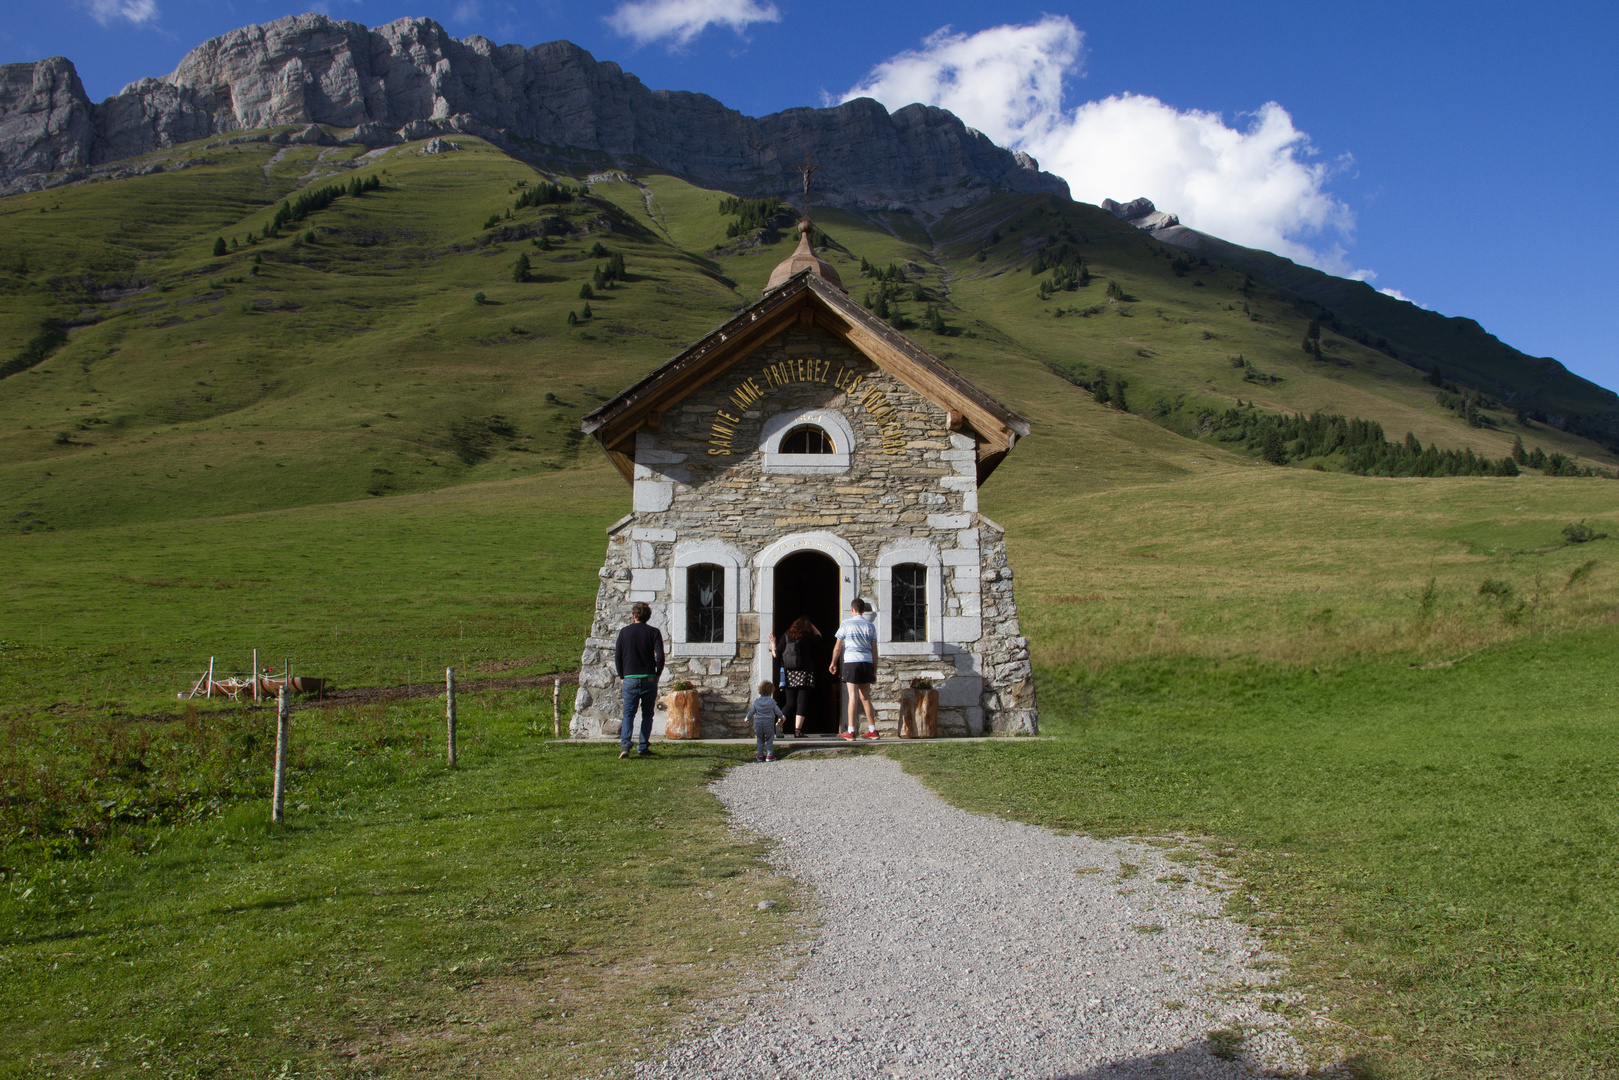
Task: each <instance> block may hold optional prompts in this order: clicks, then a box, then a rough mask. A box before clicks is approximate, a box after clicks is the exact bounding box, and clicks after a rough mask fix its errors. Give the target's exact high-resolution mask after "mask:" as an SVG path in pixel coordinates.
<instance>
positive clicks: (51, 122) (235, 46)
mask: <svg viewBox="0 0 1619 1080" xmlns="http://www.w3.org/2000/svg"><path fill="white" fill-rule="evenodd" d="M290 124H297V125H308V124H323V125H328V126H333V127H338V128H344V129H351V130H348V131H346V132H345V133H344V134H343V136H342V137H343V138H346V139H348V140H352V141H355V142H360V143H364V144H366V145H386V144H388V143H390V142H398V141H400V140H401V139H411V138H425V137H429V136H432V135H435V134H447V133H450V132H465V133H473V134H478V135H481V136H483V137H485V138H489V139H491V140H493V141H496V142H498V143H500V144H501V145H503V146H505V147H506V148H507V149H510V150H512V151H513V152H515V153H518V154H520V155H522V156H524V157H528V158H530V159H534V160H543V161H549V162H555V163H558V164H564V165H565V164H569V163H573V164H576V165H579V166H588V167H591V168H601V167H606V166H611V165H621V166H625V167H628V168H632V169H646V168H649V167H653V168H659V169H664V170H668V171H670V172H673V173H675V174H677V175H680V176H684V177H687V178H689V179H691V180H693V181H694V182H697V183H700V184H703V185H705V186H709V187H716V188H721V189H723V190H726V191H733V192H737V193H740V194H749V195H784V194H788V193H789V192H791V191H792V190H793V185H794V183H795V182H796V179H797V173H796V170H795V169H794V167H793V166H794V165H795V164H796V163H797V162H798V161H800V160H802V158H803V156H804V155H805V154H808V155H809V156H810V157H811V158H812V159H814V160H815V161H816V163H818V164H820V165H821V166H822V172H821V173H820V174H819V176H818V177H817V183H818V185H819V187H820V191H821V197H822V198H823V199H825V200H826V201H828V202H835V203H840V204H844V205H849V206H856V207H862V208H880V207H884V206H889V205H900V204H904V205H910V206H929V205H934V206H938V207H939V208H941V209H942V208H944V207H948V206H954V205H962V204H964V203H967V202H972V201H974V200H976V199H977V198H978V197H981V196H982V194H983V193H985V192H987V191H989V190H992V189H999V190H1008V191H1018V192H1029V193H1034V192H1051V193H1055V194H1060V195H1063V196H1065V197H1066V196H1067V194H1068V185H1067V184H1066V183H1065V182H1064V181H1062V180H1061V179H1059V178H1058V177H1055V176H1052V175H1050V174H1049V173H1044V172H1041V171H1040V169H1039V165H1038V163H1037V162H1036V161H1035V160H1034V159H1033V158H1031V157H1029V156H1028V155H1027V154H1022V153H1017V152H1014V151H1010V150H1006V149H1004V148H1002V147H999V146H996V145H995V144H994V143H993V142H991V141H990V140H989V139H988V138H987V137H986V136H984V135H983V134H982V133H980V132H978V131H975V130H973V129H971V128H969V127H967V126H966V125H965V124H963V123H962V122H961V121H960V120H959V119H958V118H957V117H955V116H954V115H953V114H951V113H949V112H947V111H945V110H943V109H937V108H931V107H927V106H923V105H910V106H907V107H905V108H903V109H900V110H899V111H898V112H895V113H889V112H888V110H887V109H885V108H883V106H882V105H880V104H878V103H877V102H875V101H872V100H870V99H869V98H862V99H858V100H856V101H850V102H847V103H845V104H842V105H839V106H836V107H835V108H830V109H811V108H801V109H788V110H785V111H783V112H779V113H774V114H771V115H769V116H764V117H758V118H755V117H749V116H744V115H743V114H742V113H739V112H737V111H736V110H734V109H728V108H726V107H725V106H724V105H723V104H721V103H720V102H719V101H716V100H715V99H714V98H711V97H708V96H707V95H704V94H693V93H687V92H683V91H671V90H652V89H649V88H648V87H646V86H645V85H643V84H642V83H641V81H640V80H639V79H637V78H636V77H635V76H634V75H632V74H629V73H627V72H625V71H624V70H623V69H622V68H620V67H619V66H618V65H617V64H615V63H612V62H611V61H598V60H596V59H595V58H594V57H592V56H591V55H590V53H588V52H586V51H585V50H584V49H582V48H580V47H579V46H577V45H574V44H573V43H572V42H568V41H553V42H549V43H547V44H544V45H536V46H534V47H532V48H524V47H523V46H520V45H496V44H495V43H494V42H492V41H490V40H489V39H487V38H484V37H479V36H473V37H469V38H465V39H457V38H453V37H451V36H450V35H449V34H448V33H447V32H446V31H445V30H444V28H443V27H442V26H440V25H439V24H438V23H436V22H434V21H433V20H431V19H399V20H397V21H395V22H391V23H388V24H387V25H386V26H380V27H377V28H374V29H372V28H368V27H366V26H363V25H361V24H360V23H357V22H350V21H346V20H337V19H332V18H329V17H327V16H325V15H296V16H288V17H286V18H282V19H277V20H276V21H274V22H271V23H266V24H263V25H256V26H247V27H243V28H241V29H239V30H234V31H232V32H231V33H229V34H225V35H223V36H221V37H217V38H213V39H212V40H209V41H206V42H204V43H203V44H202V45H199V46H198V47H197V48H195V49H193V50H192V51H191V52H190V53H189V54H187V56H186V57H185V58H184V59H183V60H182V61H181V62H180V65H179V66H178V67H176V68H175V69H174V71H173V72H172V73H171V74H169V75H166V76H164V77H163V78H160V79H141V80H139V81H137V82H133V83H131V84H129V85H128V86H126V87H125V88H124V89H123V91H122V92H120V93H118V94H116V95H114V96H113V97H110V98H108V99H107V100H106V101H103V102H101V103H99V104H95V103H92V102H91V101H90V100H89V98H88V96H87V95H86V94H85V91H84V85H83V83H81V82H80V80H79V76H78V72H77V71H76V70H75V69H74V67H73V64H72V62H71V61H69V60H67V59H64V58H62V57H52V58H50V59H46V60H40V61H37V62H35V63H32V64H6V65H0V194H10V193H13V192H16V191H24V190H34V189H38V188H41V187H46V186H51V185H54V184H59V183H63V182H71V181H73V180H75V179H80V178H83V176H85V175H87V171H88V170H91V169H94V168H96V167H97V166H105V165H108V164H109V163H115V162H119V161H123V160H125V159H128V158H132V157H136V156H139V155H142V154H149V153H151V152H153V151H155V150H160V149H162V148H163V147H167V146H172V145H174V144H176V143H182V142H189V141H191V140H194V139H202V138H207V137H210V136H213V135H218V134H222V133H225V132H237V131H243V130H253V129H263V128H270V127H277V126H282V125H290Z"/></svg>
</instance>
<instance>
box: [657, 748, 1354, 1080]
mask: <svg viewBox="0 0 1619 1080" xmlns="http://www.w3.org/2000/svg"><path fill="white" fill-rule="evenodd" d="M715 790H716V791H717V793H718V794H719V797H720V799H721V800H722V801H723V802H724V803H725V805H726V806H727V808H728V809H729V810H730V812H731V815H732V819H733V820H734V821H735V822H736V823H738V824H740V825H742V826H744V827H745V828H747V829H749V830H752V831H753V832H756V833H758V834H762V835H763V836H765V837H768V838H769V839H771V840H773V841H774V842H775V843H776V845H777V847H776V849H775V852H774V854H773V856H772V859H773V861H774V862H775V863H776V866H777V868H778V869H779V870H781V871H783V872H785V873H787V874H790V875H792V876H793V877H795V878H797V879H798V880H799V881H800V882H802V883H804V884H806V885H808V886H810V887H811V888H812V889H813V890H814V892H815V894H816V896H817V898H818V899H819V900H820V902H821V904H822V905H823V910H822V913H821V916H822V917H821V920H820V929H819V931H818V932H817V936H816V937H815V939H814V940H813V941H811V942H810V943H809V944H808V945H807V947H805V948H804V949H803V950H801V951H800V952H799V953H798V954H797V955H796V956H794V957H793V958H792V959H791V960H789V961H788V963H787V967H788V970H787V971H786V972H785V973H784V974H785V975H786V976H787V977H786V978H785V979H784V981H783V982H781V983H780V984H778V986H777V988H774V989H762V990H759V991H758V992H756V993H753V994H752V995H750V996H747V997H744V998H742V999H741V1000H734V1001H725V1002H720V1003H718V1005H717V1006H715V1007H714V1008H713V1009H712V1011H711V1014H710V1020H711V1023H712V1024H713V1025H714V1026H713V1027H712V1029H711V1030H709V1031H707V1032H705V1033H704V1034H701V1035H697V1036H694V1037H692V1038H689V1039H688V1040H687V1041H685V1042H683V1043H681V1044H679V1045H677V1046H675V1047H673V1048H672V1049H670V1050H669V1051H668V1052H667V1053H666V1054H665V1055H664V1056H663V1057H662V1058H661V1059H659V1060H657V1061H646V1062H642V1063H640V1064H639V1065H638V1066H637V1072H636V1075H637V1076H639V1077H642V1078H644V1080H653V1078H664V1077H670V1078H672V1077H686V1076H708V1077H720V1078H733V1077H734V1078H739V1080H740V1078H744V1077H750V1078H751V1077H757V1076H815V1077H824V1078H839V1077H861V1078H865V1077H871V1076H918V1077H921V1076H928V1077H962V1078H967V1077H972V1078H977V1077H986V1078H988V1077H997V1078H998V1077H1012V1076H1091V1075H1092V1070H1099V1069H1109V1070H1117V1071H1109V1072H1108V1074H1107V1075H1109V1076H1121V1077H1123V1076H1134V1075H1137V1074H1138V1073H1139V1074H1140V1075H1142V1076H1153V1077H1199V1078H1209V1077H1232V1078H1235V1077H1246V1076H1252V1075H1255V1074H1256V1073H1259V1074H1266V1075H1272V1074H1274V1072H1275V1071H1282V1072H1289V1073H1291V1072H1299V1071H1303V1070H1304V1068H1305V1067H1306V1065H1305V1062H1304V1060H1303V1054H1302V1053H1301V1051H1300V1048H1299V1045H1298V1043H1297V1042H1296V1041H1295V1039H1294V1037H1293V1031H1294V1025H1303V1024H1308V1025H1324V1024H1325V1023H1326V1021H1325V1019H1324V1018H1323V1017H1321V1016H1320V1015H1319V1014H1317V1013H1312V1012H1311V1011H1310V1010H1309V1009H1308V1008H1307V1007H1305V1006H1304V1004H1303V1003H1302V1002H1301V1001H1299V1000H1297V997H1296V995H1282V994H1280V993H1279V992H1278V991H1276V990H1275V989H1272V988H1269V987H1268V984H1269V982H1270V976H1269V975H1268V974H1267V973H1266V972H1265V971H1263V970H1261V969H1262V968H1264V967H1266V966H1269V965H1270V964H1273V963H1274V958H1271V957H1268V956H1266V955H1265V954H1264V953H1262V951H1261V949H1260V946H1259V944H1258V943H1257V942H1256V941H1255V939H1254V938H1253V937H1252V935H1251V934H1250V933H1249V931H1248V930H1247V929H1246V928H1245V927H1243V926H1241V925H1239V924H1237V923H1235V922H1234V921H1231V920H1229V919H1226V918H1223V917H1222V916H1221V908H1222V903H1223V901H1224V899H1225V894H1226V892H1228V891H1229V890H1230V889H1232V888H1233V887H1234V886H1233V884H1232V883H1231V882H1230V881H1228V880H1224V879H1222V878H1220V877H1219V876H1217V875H1213V874H1211V873H1207V872H1204V871H1203V870H1201V869H1200V868H1198V867H1197V866H1196V865H1195V855H1194V854H1193V853H1192V852H1190V851H1189V850H1187V849H1185V848H1183V847H1181V846H1180V845H1178V844H1170V845H1168V846H1167V847H1166V846H1154V845H1152V844H1149V843H1143V842H1139V841H1102V840H1094V839H1088V838H1081V837H1064V836H1058V835H1056V834H1055V833H1052V832H1050V831H1048V830H1045V829H1041V828H1037V827H1034V826H1029V825H1024V824H1020V823H1017V822H1009V821H1002V820H998V819H995V818H990V817H986V816H982V815H977V814H969V813H966V812H964V811H962V810H958V809H955V808H954V807H951V806H950V805H948V804H947V803H945V802H944V801H943V800H941V799H939V798H938V797H937V796H935V795H934V794H933V793H932V792H931V791H929V790H928V789H927V788H925V787H924V786H923V785H922V784H921V782H919V781H918V780H916V779H915V778H913V777H911V776H908V775H906V774H905V773H903V772H901V770H900V767H899V765H898V764H896V763H895V762H894V761H891V760H889V759H887V758H883V757H875V756H869V755H861V756H859V757H852V758H851V757H843V758H840V759H817V758H813V757H807V756H806V755H796V760H791V761H785V762H779V763H773V764H758V765H745V766H742V767H740V768H737V769H734V770H732V771H731V772H729V773H727V774H726V775H725V776H724V778H722V779H721V780H720V781H718V783H717V784H716V785H715ZM1284 998H1285V1000H1284ZM1284 1013H1287V1014H1290V1015H1291V1016H1292V1017H1294V1019H1292V1020H1288V1019H1284V1015H1283V1014H1284Z"/></svg>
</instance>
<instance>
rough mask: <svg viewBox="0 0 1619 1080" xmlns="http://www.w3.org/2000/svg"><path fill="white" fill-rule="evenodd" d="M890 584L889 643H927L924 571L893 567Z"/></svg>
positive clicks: (910, 566)
mask: <svg viewBox="0 0 1619 1080" xmlns="http://www.w3.org/2000/svg"><path fill="white" fill-rule="evenodd" d="M891 580H892V582H893V586H892V595H891V596H890V597H889V609H888V610H889V612H890V613H891V614H890V620H891V621H890V627H891V630H892V636H893V640H895V641H926V640H928V568H927V567H925V566H922V565H919V564H917V563H901V564H900V565H898V566H896V567H894V570H893V577H892V579H891Z"/></svg>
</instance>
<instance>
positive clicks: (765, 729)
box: [748, 679, 786, 761]
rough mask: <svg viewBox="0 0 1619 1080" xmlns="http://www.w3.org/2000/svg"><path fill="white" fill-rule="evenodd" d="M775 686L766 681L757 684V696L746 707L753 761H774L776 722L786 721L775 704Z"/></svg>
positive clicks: (779, 707)
mask: <svg viewBox="0 0 1619 1080" xmlns="http://www.w3.org/2000/svg"><path fill="white" fill-rule="evenodd" d="M775 694H776V684H775V683H773V682H771V681H770V680H769V679H766V680H765V681H764V682H762V683H760V684H759V696H758V697H757V698H755V699H754V701H753V704H752V705H750V706H748V719H749V720H752V721H753V735H754V738H755V739H756V740H757V742H756V743H755V744H754V749H753V760H754V761H775V760H776V722H777V721H778V720H783V719H786V714H785V713H783V712H782V711H781V706H780V705H777V704H776V698H775Z"/></svg>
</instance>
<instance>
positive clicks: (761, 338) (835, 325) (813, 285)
mask: <svg viewBox="0 0 1619 1080" xmlns="http://www.w3.org/2000/svg"><path fill="white" fill-rule="evenodd" d="M835 280H836V279H835V278H833V279H832V280H828V278H827V277H826V276H825V275H824V274H819V273H813V272H811V270H810V268H808V267H806V268H804V269H801V270H799V271H797V272H796V273H795V274H793V276H792V277H790V278H788V279H787V281H786V282H785V283H784V284H782V285H778V286H776V287H775V288H773V289H767V290H766V291H765V294H764V296H763V297H761V298H760V299H759V300H758V302H756V303H754V304H752V305H750V306H748V307H746V308H744V309H743V310H742V311H741V312H739V313H738V314H737V315H736V316H734V317H733V318H732V319H731V320H730V321H729V322H727V323H725V324H724V325H722V326H720V327H719V328H718V329H716V330H714V331H712V332H710V333H709V334H708V335H707V336H705V337H704V338H702V339H701V340H700V341H697V342H696V343H695V344H693V345H692V346H690V347H689V348H687V349H686V350H685V351H684V352H682V353H680V354H679V355H678V356H676V357H674V359H672V360H670V361H668V362H667V363H665V364H664V365H663V366H661V367H659V368H657V369H656V370H654V371H653V372H652V373H651V374H649V375H647V376H646V377H645V378H643V379H641V380H640V381H639V382H637V383H636V384H635V385H634V386H631V387H630V388H629V389H627V390H625V391H624V392H623V393H621V394H619V395H618V396H617V397H615V398H613V399H612V400H611V401H609V402H607V403H606V404H605V405H602V406H601V407H600V408H598V409H596V410H595V411H594V412H591V413H590V414H588V415H587V416H586V417H585V418H584V419H583V420H582V421H581V422H580V425H579V426H580V428H581V429H582V430H583V431H584V433H585V434H587V435H590V436H592V437H594V438H595V439H596V441H597V442H599V443H601V445H602V448H603V449H604V450H606V451H607V456H608V457H609V458H610V459H611V460H612V462H613V464H614V465H615V466H617V467H618V471H619V472H620V473H622V474H623V475H624V478H625V479H626V480H630V481H631V482H633V479H634V475H635V451H634V448H635V433H636V432H637V431H638V430H640V428H641V427H642V425H643V424H645V425H648V426H652V427H656V426H657V425H658V423H659V421H660V419H661V414H662V412H663V411H664V410H666V409H668V408H671V407H673V406H674V405H675V404H677V403H678V402H679V401H680V400H681V399H683V398H685V397H686V396H687V395H689V394H691V393H694V392H695V391H697V390H698V389H700V388H701V387H703V386H705V385H707V384H708V383H709V382H711V381H712V380H714V379H715V378H718V377H719V376H720V375H722V374H723V373H724V372H725V371H726V370H727V369H729V368H730V367H731V366H732V365H733V364H736V363H738V362H740V361H741V360H743V359H745V358H747V357H748V356H749V355H751V354H752V353H753V352H754V351H755V350H756V349H758V348H759V346H761V345H763V344H764V343H765V342H767V341H769V340H770V339H771V338H773V337H775V336H776V335H777V334H779V333H781V332H782V331H783V330H786V329H788V328H789V327H790V326H792V325H793V324H795V323H798V324H803V325H819V326H821V327H823V328H824V329H826V330H828V331H830V332H831V333H833V334H835V335H837V336H838V337H841V338H843V339H844V340H846V341H847V342H848V343H849V344H850V345H851V346H853V347H854V348H855V349H857V350H858V351H859V352H860V353H861V354H863V355H864V356H866V357H867V358H868V359H870V360H871V362H872V363H874V364H876V365H877V366H878V367H880V368H882V369H883V370H884V371H887V372H888V373H889V374H891V375H893V376H894V377H895V378H897V379H899V380H900V381H901V382H903V383H905V384H906V385H907V386H909V387H910V388H911V389H913V390H915V391H917V392H918V393H920V394H922V395H923V396H924V397H926V398H928V399H929V400H930V401H932V402H934V403H935V404H936V405H938V406H940V407H941V408H943V409H944V410H946V412H948V413H949V419H950V426H951V428H952V430H958V431H964V432H967V431H970V432H971V433H973V434H975V435H976V436H977V439H976V441H977V443H978V482H979V483H983V482H984V481H985V480H986V479H988V477H989V474H990V473H992V472H994V471H995V467H996V466H997V465H999V464H1000V462H1001V459H1002V458H1004V457H1005V456H1006V455H1007V453H1008V452H1009V451H1010V450H1011V449H1012V447H1013V445H1014V444H1015V443H1016V442H1017V441H1018V439H1020V438H1024V437H1026V436H1027V435H1028V434H1029V431H1030V428H1029V422H1028V421H1027V420H1025V419H1024V418H1023V417H1021V416H1019V415H1018V414H1017V413H1015V412H1013V411H1012V410H1011V409H1009V408H1007V407H1006V406H1005V405H1003V404H1001V403H1000V402H999V401H997V400H995V399H994V398H993V397H991V396H990V395H988V394H986V393H985V392H984V391H983V390H981V389H979V388H978V387H977V386H976V385H974V384H973V383H972V382H971V381H970V380H969V379H967V377H966V376H964V375H962V374H961V373H960V372H958V371H957V370H956V369H955V368H953V367H951V366H950V365H949V364H946V363H945V362H944V361H943V360H940V359H939V358H938V357H936V356H934V355H933V354H932V353H930V352H928V351H927V350H926V349H924V348H922V347H921V346H920V345H918V344H917V343H916V342H914V341H912V340H911V339H910V338H908V337H906V336H905V335H904V334H902V333H900V332H899V331H898V330H895V329H894V328H893V327H891V326H889V325H888V324H887V323H886V322H884V321H883V320H881V319H879V318H877V316H875V315H873V314H872V313H871V312H869V311H867V310H866V309H865V308H864V307H862V306H861V305H860V304H858V303H856V302H855V301H854V300H852V299H850V298H849V295H848V294H847V293H845V292H844V291H843V288H842V287H841V286H840V285H837V284H834V283H833V282H834V281H835Z"/></svg>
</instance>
